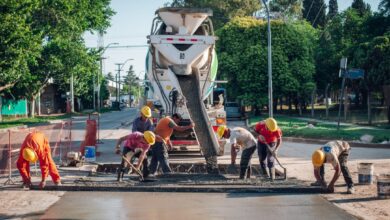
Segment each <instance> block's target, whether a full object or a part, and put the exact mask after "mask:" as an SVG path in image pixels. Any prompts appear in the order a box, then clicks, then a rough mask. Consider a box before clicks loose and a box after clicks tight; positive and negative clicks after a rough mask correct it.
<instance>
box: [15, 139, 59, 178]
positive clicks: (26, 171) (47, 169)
mask: <svg viewBox="0 0 390 220" xmlns="http://www.w3.org/2000/svg"><path fill="white" fill-rule="evenodd" d="M26 147H30V148H31V149H33V150H34V151H35V153H36V154H37V156H38V160H39V164H40V167H41V173H42V180H46V177H47V176H48V174H50V176H51V178H52V180H53V182H54V183H58V182H60V175H59V173H58V170H57V167H56V165H55V163H54V161H53V159H52V157H51V150H50V145H49V141H48V140H47V138H46V137H45V135H44V134H43V133H42V132H33V133H30V134H28V135H27V137H26V138H25V139H24V142H23V144H22V146H21V148H20V154H19V159H18V161H17V162H16V165H17V167H18V169H19V173H20V175H21V176H22V178H23V182H24V183H31V176H30V162H29V161H27V160H25V159H24V158H23V149H24V148H26Z"/></svg>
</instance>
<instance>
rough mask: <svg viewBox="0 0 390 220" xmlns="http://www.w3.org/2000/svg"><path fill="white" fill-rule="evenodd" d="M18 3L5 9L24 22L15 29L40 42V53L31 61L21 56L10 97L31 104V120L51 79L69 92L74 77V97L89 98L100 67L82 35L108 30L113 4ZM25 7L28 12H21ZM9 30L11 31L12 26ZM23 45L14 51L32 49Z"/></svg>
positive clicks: (77, 0)
mask: <svg viewBox="0 0 390 220" xmlns="http://www.w3.org/2000/svg"><path fill="white" fill-rule="evenodd" d="M16 2H17V1H13V0H7V1H6V4H5V5H3V6H4V8H5V9H10V11H11V12H12V13H11V14H12V16H15V17H16V18H17V17H18V16H20V17H21V18H22V19H20V20H18V22H19V23H21V26H15V27H14V28H13V29H17V27H21V28H22V29H21V30H25V31H26V33H27V34H29V35H31V36H33V37H34V38H33V39H37V41H38V42H39V43H38V44H37V45H38V46H37V47H38V48H39V50H38V53H36V54H34V56H33V57H32V58H30V59H27V58H25V57H22V56H20V57H22V62H20V63H21V64H22V65H24V69H23V68H20V69H21V71H23V72H22V74H18V75H16V77H14V78H16V79H18V80H17V82H16V84H15V86H14V88H12V89H11V90H10V93H17V94H18V96H19V97H26V98H28V100H30V102H31V103H30V105H31V106H32V108H31V111H30V115H31V116H33V115H34V109H33V107H34V101H35V97H36V96H37V95H38V94H39V91H40V90H41V89H42V88H43V87H45V86H46V84H47V82H48V79H50V78H54V79H55V81H56V82H57V83H58V84H59V85H60V88H62V89H63V90H64V91H67V90H68V88H69V87H67V86H66V85H68V84H69V78H70V76H71V74H73V76H74V78H75V82H76V83H75V94H76V95H84V94H86V93H87V91H88V89H89V88H90V87H91V86H90V85H91V84H92V83H91V82H89V81H92V79H91V78H92V77H91V75H92V74H95V73H96V71H97V70H98V64H97V62H96V61H97V53H96V52H94V51H88V50H87V48H86V47H85V45H84V41H83V40H82V35H83V33H84V32H85V31H93V30H104V29H106V28H107V27H108V26H109V18H110V17H111V16H112V15H113V11H112V10H111V9H110V7H109V3H110V1H109V0H97V1H93V2H92V1H89V0H71V1H69V0H57V1H27V2H28V3H25V4H24V5H18V3H16ZM24 7H26V8H28V9H29V10H27V9H26V10H25V11H24V10H20V8H21V9H23V8H24ZM11 9H12V10H13V11H12V10H11ZM24 12H27V13H24ZM23 25H25V26H23ZM9 28H10V29H12V26H10V27H9ZM19 32H20V34H19V33H17V34H16V36H18V35H20V36H23V34H24V33H23V32H21V31H19ZM1 36H3V34H2V35H1ZM5 36H7V35H6V34H5ZM28 40H30V39H28ZM24 41H26V40H24ZM24 41H23V40H19V41H15V42H16V45H15V48H19V47H21V46H22V47H24V46H25V45H29V44H28V43H26V42H24ZM5 42H7V41H5ZM32 42H34V41H33V40H32ZM26 51H27V52H25V51H22V52H19V53H21V54H22V53H25V54H27V55H28V54H29V50H28V49H27V50H26ZM32 51H34V47H32ZM15 60H17V59H15ZM10 63H12V62H10ZM6 74H7V75H5V77H4V79H7V80H8V79H9V78H11V77H12V75H11V74H10V73H6ZM20 76H22V77H20ZM7 77H8V78H7ZM8 81H11V80H8ZM14 83H15V82H14ZM11 84H12V81H11ZM21 92H24V93H21ZM85 97H86V96H85Z"/></svg>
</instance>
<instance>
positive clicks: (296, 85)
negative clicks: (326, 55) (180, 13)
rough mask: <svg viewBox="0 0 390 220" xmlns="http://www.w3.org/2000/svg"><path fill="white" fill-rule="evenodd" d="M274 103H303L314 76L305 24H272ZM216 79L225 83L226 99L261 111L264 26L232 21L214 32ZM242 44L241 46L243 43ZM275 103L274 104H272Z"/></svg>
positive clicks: (310, 31)
mask: <svg viewBox="0 0 390 220" xmlns="http://www.w3.org/2000/svg"><path fill="white" fill-rule="evenodd" d="M271 27H272V34H273V48H272V51H273V53H272V59H273V63H277V65H274V66H273V79H274V81H273V82H274V84H273V87H274V98H275V99H279V100H280V99H282V98H286V99H295V98H297V97H298V96H299V97H300V103H302V104H303V103H304V100H305V99H306V96H307V94H306V93H305V92H304V91H306V90H307V89H310V88H308V87H310V86H311V85H312V84H314V81H313V74H314V54H313V52H314V48H315V44H316V31H315V29H314V28H313V27H311V26H310V25H309V24H307V23H306V22H292V23H290V22H289V23H285V22H282V21H272V24H271ZM217 35H218V36H219V39H220V40H219V41H218V42H217V52H218V56H219V57H220V59H219V60H220V62H219V70H218V71H219V72H220V74H219V76H220V77H221V79H227V80H228V81H229V84H228V85H227V90H228V96H229V97H230V98H231V99H236V98H238V99H241V100H243V101H244V103H245V104H246V105H252V106H253V107H254V108H255V109H257V110H261V109H262V108H263V107H264V106H266V105H267V103H268V101H267V97H268V95H267V91H268V88H267V85H268V83H267V81H268V73H267V56H266V54H267V38H266V37H259V36H267V23H266V22H265V21H263V20H256V19H253V18H247V17H246V18H239V17H236V18H234V19H232V21H230V22H229V23H227V24H226V25H225V26H224V27H222V28H221V29H220V30H218V31H217ZM243 42H245V43H243ZM275 103H276V102H275Z"/></svg>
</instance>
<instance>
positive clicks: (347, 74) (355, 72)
mask: <svg viewBox="0 0 390 220" xmlns="http://www.w3.org/2000/svg"><path fill="white" fill-rule="evenodd" d="M339 77H343V80H342V82H341V93H340V102H339V113H338V120H337V130H339V129H340V114H341V103H342V102H343V101H344V89H345V88H344V87H345V80H346V79H363V78H364V70H362V69H349V70H347V58H342V59H341V60H340V72H339ZM344 109H345V104H344ZM344 111H345V110H344ZM346 118H347V117H346V115H345V120H346Z"/></svg>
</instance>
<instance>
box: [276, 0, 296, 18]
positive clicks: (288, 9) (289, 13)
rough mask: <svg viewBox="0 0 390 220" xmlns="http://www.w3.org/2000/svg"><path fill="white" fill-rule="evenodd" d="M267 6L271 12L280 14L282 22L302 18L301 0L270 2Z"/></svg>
mask: <svg viewBox="0 0 390 220" xmlns="http://www.w3.org/2000/svg"><path fill="white" fill-rule="evenodd" d="M269 6H270V10H271V11H272V12H280V13H281V15H282V16H283V18H284V20H290V19H292V20H296V19H300V18H302V0H272V1H270V3H269Z"/></svg>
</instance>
